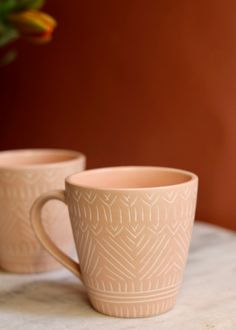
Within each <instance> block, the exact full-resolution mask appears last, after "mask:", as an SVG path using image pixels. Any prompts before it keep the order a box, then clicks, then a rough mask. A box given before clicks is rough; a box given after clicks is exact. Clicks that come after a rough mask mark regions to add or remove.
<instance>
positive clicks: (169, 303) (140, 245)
mask: <svg viewBox="0 0 236 330" xmlns="http://www.w3.org/2000/svg"><path fill="white" fill-rule="evenodd" d="M197 188H198V178H197V176H196V175H195V174H193V173H190V172H187V171H183V170H177V169H170V168H161V167H139V166H137V167H114V168H104V169H95V170H89V171H84V172H82V173H77V174H74V175H72V176H69V177H68V178H67V179H66V190H65V191H64V190H55V191H51V192H48V193H45V194H43V195H42V196H41V197H39V198H38V199H37V200H36V201H35V203H34V205H33V207H32V209H31V221H32V225H33V228H34V231H35V233H36V236H37V237H38V239H39V240H40V242H41V243H42V245H43V246H44V247H45V248H46V250H48V251H49V252H50V253H51V254H52V256H54V257H55V259H57V260H58V261H59V262H60V263H61V264H63V265H64V266H65V267H67V268H68V269H69V270H70V271H71V272H73V273H74V274H75V275H76V276H77V277H79V278H80V280H81V281H82V282H83V284H84V285H85V287H86V289H87V293H88V296H89V299H90V302H91V304H92V306H93V307H94V308H95V309H96V310H97V311H99V312H102V313H104V314H108V315H111V316H118V317H144V316H151V315H158V314H161V313H164V312H166V311H168V310H170V309H171V308H172V307H173V306H174V304H175V301H176V296H177V293H178V291H179V289H180V286H181V282H182V277H183V271H184V268H185V264H186V259H187V255H188V249H189V243H190V239H191V233H192V226H193V221H194V216H195V208H196V199H197ZM52 199H56V200H60V201H62V202H64V203H65V204H67V206H68V209H69V214H70V219H71V225H72V230H73V234H74V240H75V245H76V249H77V254H78V257H79V260H80V263H79V264H78V263H77V262H75V261H74V260H72V259H71V258H70V257H68V256H66V255H65V254H64V253H63V252H62V251H61V250H60V249H59V248H58V247H57V246H56V245H55V244H54V243H53V241H52V240H51V239H50V238H49V236H48V234H47V233H46V232H45V230H44V227H43V225H42V221H41V211H42V208H43V206H44V204H45V203H46V202H48V201H50V200H52Z"/></svg>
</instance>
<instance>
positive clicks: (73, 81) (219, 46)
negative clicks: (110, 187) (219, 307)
mask: <svg viewBox="0 0 236 330" xmlns="http://www.w3.org/2000/svg"><path fill="white" fill-rule="evenodd" d="M44 10H46V11H47V12H48V13H50V14H51V15H52V16H54V17H55V18H56V19H57V21H58V28H57V29H56V31H55V35H54V38H53V40H52V42H51V43H49V44H48V45H46V46H39V47H35V46H33V45H31V44H28V43H26V42H25V41H24V40H23V41H19V42H17V45H16V46H17V49H18V51H19V55H18V57H17V59H16V60H15V61H14V62H13V63H12V64H10V65H8V66H5V67H1V68H0V115H1V116H0V123H1V126H0V149H1V150H4V149H15V148H36V147H58V148H69V149H76V150H80V151H82V152H84V153H85V154H86V155H87V157H88V167H89V168H92V167H101V166H112V165H160V166H171V167H178V168H183V169H187V170H190V171H193V172H196V173H197V174H198V175H199V178H200V191H199V202H198V209H197V219H200V220H203V221H207V222H211V223H215V224H218V225H221V226H224V227H228V228H233V229H235V230H236V200H235V196H236V187H235V183H236V173H235V172H236V171H235V168H236V151H235V149H236V147H235V142H236V125H235V121H236V42H235V32H236V20H235V12H236V2H235V1H233V0H232V1H229V0H227V1H218V0H214V1H212V0H211V1H210V0H204V1H203V0H198V1H187V0H181V1H174V0H165V1H156V0H149V1H141V0H140V1H139V0H129V1H127V0H119V1H110V0H107V1H104V0H100V1H96V0H86V1H82V0H74V1H69V2H65V1H63V0H51V1H50V0H49V1H48V2H47V4H46V6H45V7H44Z"/></svg>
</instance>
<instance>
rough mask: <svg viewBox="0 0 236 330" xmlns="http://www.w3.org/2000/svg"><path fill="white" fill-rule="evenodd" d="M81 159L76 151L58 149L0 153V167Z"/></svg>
mask: <svg viewBox="0 0 236 330" xmlns="http://www.w3.org/2000/svg"><path fill="white" fill-rule="evenodd" d="M80 157H81V154H80V153H79V152H76V151H70V150H60V149H25V150H10V151H2V152H0V168H1V167H18V166H23V167H24V166H35V165H44V164H55V163H62V162H67V161H72V160H75V159H78V158H80Z"/></svg>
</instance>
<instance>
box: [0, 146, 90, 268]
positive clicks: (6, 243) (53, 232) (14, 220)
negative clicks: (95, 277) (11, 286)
mask: <svg viewBox="0 0 236 330" xmlns="http://www.w3.org/2000/svg"><path fill="white" fill-rule="evenodd" d="M84 167H85V156H84V155H82V154H81V153H78V152H75V151H69V150H56V149H33V150H12V151H3V152H0V210H1V211H0V228H1V230H0V267H1V268H3V269H5V270H8V271H11V272H17V273H31V272H42V271H48V270H51V269H55V268H58V267H60V264H59V263H57V262H56V261H55V259H54V258H52V257H51V256H50V255H49V254H48V253H47V252H46V251H45V250H44V249H43V248H42V246H41V245H40V244H39V242H38V240H37V239H36V237H35V234H34V232H33V230H32V227H31V224H30V220H29V210H30V207H31V205H32V203H33V201H34V200H35V199H36V198H37V197H38V196H40V195H41V194H42V193H43V192H45V191H48V190H50V189H62V188H64V181H65V177H66V176H68V175H70V174H72V173H75V172H78V171H81V170H83V169H84ZM66 219H67V220H66ZM43 222H44V225H45V228H46V231H47V232H48V233H49V235H50V236H51V237H52V238H53V240H54V241H55V242H57V244H58V245H59V246H60V247H61V248H62V249H63V250H64V251H67V253H68V252H69V251H70V250H71V247H72V242H73V241H72V233H71V229H70V226H69V219H68V212H67V210H66V208H65V207H64V206H63V205H61V204H60V203H58V202H55V201H53V202H51V205H47V206H46V207H45V209H44V212H43Z"/></svg>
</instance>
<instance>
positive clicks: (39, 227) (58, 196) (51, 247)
mask: <svg viewBox="0 0 236 330" xmlns="http://www.w3.org/2000/svg"><path fill="white" fill-rule="evenodd" d="M50 200H59V201H61V202H63V203H65V204H66V198H65V191H64V190H52V191H49V192H47V193H44V194H42V195H41V196H40V197H38V198H37V199H36V201H35V202H34V204H33V205H32V207H31V210H30V218H31V223H32V226H33V229H34V232H35V234H36V236H37V238H38V240H39V241H40V243H41V244H42V246H43V247H44V248H45V249H46V250H47V251H48V252H49V253H50V254H51V255H52V256H53V257H54V258H55V259H56V260H57V261H58V262H59V263H61V264H62V265H63V266H65V267H66V268H67V269H69V270H70V271H71V272H72V273H73V274H74V275H76V276H77V277H79V279H80V280H81V281H82V282H83V279H82V275H81V270H80V265H79V263H77V262H75V261H74V260H73V259H72V258H70V257H68V256H67V255H66V254H65V253H64V252H62V251H61V250H60V249H59V248H58V247H57V246H56V245H55V244H54V243H53V241H52V240H51V239H50V237H49V236H48V234H47V233H46V231H45V229H44V226H43V224H42V217H41V213H42V208H43V206H44V205H45V204H46V203H47V202H48V201H50ZM66 205H67V204H66Z"/></svg>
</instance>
